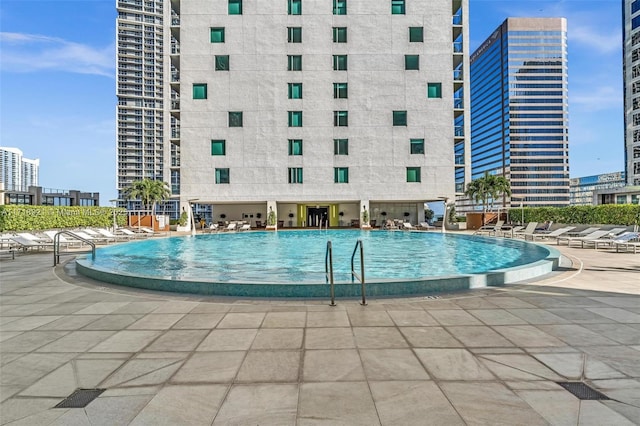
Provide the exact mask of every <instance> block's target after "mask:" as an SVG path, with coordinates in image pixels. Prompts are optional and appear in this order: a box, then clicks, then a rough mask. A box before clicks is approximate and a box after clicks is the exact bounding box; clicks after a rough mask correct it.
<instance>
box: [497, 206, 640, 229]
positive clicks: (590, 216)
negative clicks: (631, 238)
mask: <svg viewBox="0 0 640 426" xmlns="http://www.w3.org/2000/svg"><path fill="white" fill-rule="evenodd" d="M509 216H510V217H511V219H512V220H517V221H520V220H521V218H524V222H525V223H528V222H541V223H542V222H546V221H553V222H555V223H567V224H578V225H595V224H598V225H625V226H630V225H640V205H635V204H601V205H598V206H569V207H525V208H524V209H519V208H515V209H511V210H510V211H509Z"/></svg>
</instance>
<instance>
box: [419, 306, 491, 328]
mask: <svg viewBox="0 0 640 426" xmlns="http://www.w3.org/2000/svg"><path fill="white" fill-rule="evenodd" d="M427 312H428V313H429V315H431V316H432V317H434V318H435V319H436V321H438V322H439V323H440V325H444V326H447V325H482V323H481V322H480V321H478V320H477V319H475V318H474V317H473V316H471V315H469V314H468V313H467V312H465V311H463V310H462V309H459V310H448V309H442V310H429V311H427Z"/></svg>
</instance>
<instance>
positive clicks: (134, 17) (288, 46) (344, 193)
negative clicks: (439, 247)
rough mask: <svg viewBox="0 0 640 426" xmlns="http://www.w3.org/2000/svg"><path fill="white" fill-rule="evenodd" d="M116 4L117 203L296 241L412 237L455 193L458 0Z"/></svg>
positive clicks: (464, 29) (463, 151)
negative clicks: (320, 233) (157, 199)
mask: <svg viewBox="0 0 640 426" xmlns="http://www.w3.org/2000/svg"><path fill="white" fill-rule="evenodd" d="M118 5H119V18H118V33H119V36H118V37H119V38H118V61H119V62H118V69H119V82H118V84H119V92H118V94H119V106H118V114H119V121H118V137H119V142H118V144H119V145H118V185H119V189H124V188H125V187H126V186H127V184H129V183H130V182H131V181H132V180H135V179H141V178H143V177H153V178H157V179H163V180H165V181H167V182H170V183H171V187H172V190H173V193H174V195H176V196H179V199H180V203H181V207H182V208H185V210H186V211H189V209H188V206H189V204H192V203H197V204H199V205H203V204H205V205H210V206H212V211H213V217H212V218H211V220H214V221H217V220H219V219H221V218H223V219H224V218H226V219H227V220H239V219H243V220H249V221H251V222H252V225H255V224H256V223H257V222H262V223H264V222H265V221H266V218H267V216H268V214H269V212H271V211H273V212H274V213H276V214H277V217H278V220H279V221H281V222H283V225H284V226H298V227H303V226H304V227H309V226H318V225H319V222H320V221H321V220H322V219H326V222H325V223H327V222H328V224H329V226H339V225H345V224H360V225H362V224H364V223H361V222H364V221H363V217H362V213H363V212H364V211H367V212H368V213H367V215H368V216H369V219H370V220H371V221H374V220H375V221H377V222H378V224H379V223H380V222H381V221H382V220H384V219H392V218H403V219H406V220H407V221H412V222H413V223H417V222H420V221H422V220H423V216H424V213H423V211H424V207H423V206H424V203H425V202H429V201H434V200H441V199H444V198H453V197H454V194H455V193H456V191H458V192H462V191H463V190H464V185H465V182H466V181H468V176H469V173H470V169H469V167H468V166H467V164H468V161H466V159H467V156H468V155H469V152H470V150H469V148H468V139H467V135H468V134H469V129H468V127H469V120H468V119H467V120H465V116H466V117H467V118H468V113H467V108H468V105H469V101H468V96H469V92H468V90H465V88H466V85H467V82H468V70H469V66H468V53H467V52H466V51H465V47H466V46H468V15H467V13H468V1H467V0H437V1H430V2H424V1H418V0H384V1H376V2H371V1H366V0H331V1H329V0H328V1H326V2H316V1H307V0H274V1H268V2H262V1H257V0H215V1H210V2H206V3H203V2H198V1H194V0H173V1H165V2H162V1H134V0H122V1H119V2H118ZM134 5H135V7H134ZM132 7H133V9H131V8H132ZM147 8H148V9H149V10H148V11H147ZM125 47H126V49H125ZM127 49H128V50H127ZM125 88H126V91H125V90H124V89H125Z"/></svg>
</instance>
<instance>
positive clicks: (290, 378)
mask: <svg viewBox="0 0 640 426" xmlns="http://www.w3.org/2000/svg"><path fill="white" fill-rule="evenodd" d="M300 354H301V352H300V351H249V352H248V353H247V356H246V357H245V359H244V362H243V363H242V366H241V367H240V371H239V372H238V376H237V378H236V381H237V382H238V383H256V382H297V381H298V376H299V369H300Z"/></svg>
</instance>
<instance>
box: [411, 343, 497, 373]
mask: <svg viewBox="0 0 640 426" xmlns="http://www.w3.org/2000/svg"><path fill="white" fill-rule="evenodd" d="M414 351H415V353H416V355H417V356H418V358H419V359H420V361H421V362H422V365H424V366H425V367H426V369H427V371H428V372H429V375H430V376H431V377H433V378H435V379H438V380H495V376H494V375H493V374H491V372H490V371H489V370H488V369H487V368H486V367H485V366H484V365H482V363H481V362H480V361H479V360H478V359H477V358H476V357H475V356H473V355H472V354H471V353H470V352H469V351H467V350H466V349H414Z"/></svg>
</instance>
